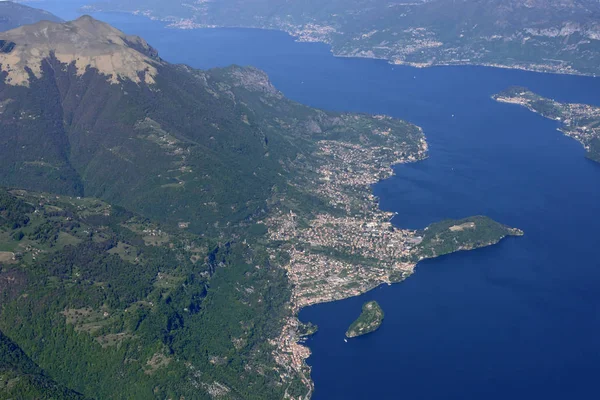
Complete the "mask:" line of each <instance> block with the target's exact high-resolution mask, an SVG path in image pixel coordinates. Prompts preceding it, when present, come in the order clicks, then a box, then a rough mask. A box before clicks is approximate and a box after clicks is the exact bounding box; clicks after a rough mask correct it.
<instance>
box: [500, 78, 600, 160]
mask: <svg viewBox="0 0 600 400" xmlns="http://www.w3.org/2000/svg"><path fill="white" fill-rule="evenodd" d="M494 100H496V101H499V102H501V103H510V104H518V105H520V106H523V107H526V108H527V109H529V110H531V111H533V112H535V113H538V114H540V115H542V116H543V117H546V118H548V119H552V120H555V121H558V122H560V123H561V124H562V127H561V128H559V130H560V131H561V132H562V133H564V134H565V135H567V136H570V137H572V138H573V139H575V140H577V141H579V142H580V143H581V144H582V145H583V147H585V150H586V156H587V157H588V158H589V159H590V160H592V161H596V162H598V163H600V107H597V106H592V105H588V104H569V103H560V102H558V101H555V100H552V99H547V98H545V97H542V96H540V95H538V94H535V93H533V92H532V91H530V90H528V89H527V88H523V87H512V88H509V89H507V90H505V91H503V92H500V93H498V94H497V95H495V96H494Z"/></svg>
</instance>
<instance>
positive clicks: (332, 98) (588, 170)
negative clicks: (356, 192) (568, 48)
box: [39, 0, 600, 400]
mask: <svg viewBox="0 0 600 400" xmlns="http://www.w3.org/2000/svg"><path fill="white" fill-rule="evenodd" d="M75 3H77V1H73V0H67V1H60V2H58V1H56V0H54V1H49V2H45V3H44V2H42V3H39V6H40V7H46V8H47V9H49V10H50V11H53V12H55V13H57V14H58V15H59V16H64V17H65V18H72V17H74V16H76V14H77V13H76V12H75V11H74V10H75V8H74V7H73V5H74V4H75ZM96 17H98V18H100V19H103V20H106V21H107V22H110V23H112V24H114V25H115V26H117V27H119V28H121V29H123V30H125V31H126V32H127V33H133V34H139V35H141V36H143V37H144V38H146V39H147V40H148V42H150V43H151V44H152V45H153V46H155V47H156V48H158V50H159V51H160V54H161V56H162V57H163V58H164V59H166V60H168V61H171V62H181V63H187V64H189V65H192V66H194V67H199V68H210V67H216V66H225V65H229V64H240V65H254V66H257V67H259V68H261V69H264V70H265V71H266V72H268V73H269V75H270V76H271V78H272V81H273V82H274V84H275V85H276V86H277V87H278V88H279V89H280V90H282V91H283V92H284V93H285V94H286V95H287V96H288V97H291V98H293V99H295V100H298V101H300V102H303V103H306V104H309V105H312V106H316V107H322V108H326V109H331V110H344V111H360V112H369V113H385V114H389V115H392V116H395V117H399V118H403V119H406V120H409V121H411V122H413V123H416V124H418V125H420V126H422V127H423V129H424V130H425V134H426V135H427V138H428V141H429V143H430V148H431V151H430V158H429V159H427V160H425V161H423V162H419V163H416V164H410V165H403V166H398V167H397V168H396V169H395V171H396V175H395V176H394V177H392V178H390V179H388V180H386V181H384V182H380V183H379V184H377V185H375V187H374V191H375V193H376V194H377V195H378V196H380V199H381V206H382V208H384V209H386V210H391V211H395V212H397V213H398V215H397V217H396V218H395V219H394V223H396V224H397V225H398V226H402V227H409V228H421V227H424V226H426V225H427V224H429V223H431V222H434V221H437V220H440V219H444V218H449V217H451V218H460V217H466V216H469V215H474V214H485V215H488V216H490V217H492V218H494V219H496V220H498V221H500V222H503V223H506V224H508V225H511V226H515V227H519V228H521V229H523V230H524V231H525V233H526V235H525V236H524V237H523V238H511V239H507V240H505V241H503V242H502V243H500V244H499V245H497V246H493V247H490V248H486V249H481V250H477V251H472V252H465V253H459V254H455V255H451V256H447V257H442V258H439V259H436V260H429V261H426V262H423V263H421V264H420V265H419V266H418V268H417V271H416V274H415V275H413V276H412V277H411V278H410V279H408V280H407V281H405V282H403V283H401V284H398V285H394V286H385V287H380V288H378V289H376V290H374V291H371V292H369V293H367V294H365V295H363V296H361V297H357V298H352V299H348V300H344V301H339V302H335V303H329V304H321V305H317V306H314V307H311V308H308V309H305V310H303V311H302V312H301V315H300V317H301V319H302V320H304V321H311V322H314V323H316V324H318V325H319V332H318V333H317V334H316V335H315V336H313V337H312V338H310V339H309V340H308V343H307V344H308V346H309V347H310V348H311V350H312V351H313V355H312V356H311V357H310V359H309V360H308V362H309V364H310V365H311V366H312V368H313V373H312V377H313V379H314V381H315V385H316V391H315V396H314V398H315V399H317V400H323V399H367V398H369V399H397V398H402V399H410V400H413V399H423V400H434V399H435V400H437V399H461V400H462V399H488V400H490V399H491V400H495V399H498V400H500V399H502V400H504V399H507V398H511V399H532V398H534V399H565V398H569V399H597V398H600V387H599V383H598V376H600V257H599V251H600V234H599V226H600V224H599V222H600V165H599V164H594V163H592V162H591V161H589V160H587V159H585V158H584V157H583V156H584V151H583V148H582V147H581V146H580V145H579V143H577V142H575V141H574V140H571V139H569V138H566V137H564V136H562V135H561V134H560V133H559V132H557V131H556V128H557V123H555V122H553V121H548V120H545V119H543V118H542V117H540V116H537V115H535V114H533V113H530V112H529V111H527V110H525V109H521V108H519V107H517V106H511V105H506V104H498V103H495V102H494V101H492V100H491V99H490V96H491V95H492V94H494V93H496V92H498V91H500V90H502V89H504V88H506V87H507V86H510V85H523V86H527V87H529V88H530V89H532V90H534V91H536V92H538V93H540V94H542V95H545V96H549V97H553V98H556V99H558V100H562V101H573V102H587V103H591V104H600V79H593V78H585V77H574V76H557V75H547V74H535V73H529V72H523V71H510V70H500V69H491V68H478V67H456V68H455V67H444V68H432V69H413V68H408V67H394V66H391V65H388V64H386V63H385V62H382V61H376V60H362V59H342V58H334V57H333V56H332V55H331V54H330V52H329V49H328V47H327V46H325V45H320V44H303V43H296V42H294V41H293V39H292V38H290V37H289V36H287V35H286V34H283V33H279V32H268V31H260V30H240V29H233V30H223V29H217V30H195V31H178V30H170V29H164V28H163V26H162V24H160V23H158V22H151V21H148V20H146V19H143V18H136V17H131V16H127V15H120V14H97V15H96ZM372 299H374V300H377V301H378V302H379V303H380V304H381V306H382V307H383V309H384V311H385V313H386V318H385V321H384V323H383V325H382V327H381V329H380V330H378V331H377V332H375V333H373V334H370V335H367V336H364V337H360V338H357V339H353V340H350V341H349V342H348V343H346V342H344V340H343V338H344V332H345V331H346V329H347V327H348V325H349V324H350V323H351V322H352V321H353V320H354V319H355V318H356V317H357V316H358V314H359V313H360V308H361V305H362V303H363V302H365V301H367V300H372Z"/></svg>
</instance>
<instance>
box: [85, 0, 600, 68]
mask: <svg viewBox="0 0 600 400" xmlns="http://www.w3.org/2000/svg"><path fill="white" fill-rule="evenodd" d="M81 11H84V12H89V13H116V14H129V15H134V16H137V17H145V18H147V19H149V20H150V21H155V22H161V23H164V24H165V25H164V28H166V29H177V30H196V29H257V30H264V31H274V32H282V33H285V34H287V35H288V36H290V37H291V38H293V39H294V40H295V41H296V42H299V43H319V44H324V45H327V46H328V47H329V51H330V53H331V54H332V55H333V56H334V57H338V58H356V59H369V60H381V61H385V62H387V63H388V64H390V65H398V66H407V67H412V68H418V69H422V68H435V67H460V66H472V67H482V68H499V69H509V70H517V71H526V72H535V73H542V74H553V75H572V76H583V77H590V78H599V77H600V74H594V73H586V72H581V71H578V70H575V69H571V67H568V69H569V71H568V72H567V71H559V70H556V69H554V68H552V67H551V66H548V65H543V64H533V63H531V64H517V65H507V64H498V63H486V62H471V61H457V62H439V63H435V62H412V61H402V60H397V59H396V60H395V59H393V58H389V57H376V56H363V55H359V54H353V55H347V54H342V53H339V52H336V51H335V50H334V48H333V44H332V42H331V40H327V38H325V37H322V38H319V37H311V36H302V31H300V30H297V31H294V30H291V29H287V30H286V29H285V28H283V27H269V26H262V27H261V26H236V25H232V26H225V25H214V24H198V23H195V22H193V21H192V20H190V19H183V18H175V17H163V18H160V17H155V16H153V15H152V13H150V12H148V11H140V10H135V11H120V10H101V9H96V8H95V7H93V6H85V7H83V8H82V9H81ZM357 51H358V50H357ZM536 66H537V67H536Z"/></svg>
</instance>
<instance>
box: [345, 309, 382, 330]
mask: <svg viewBox="0 0 600 400" xmlns="http://www.w3.org/2000/svg"><path fill="white" fill-rule="evenodd" d="M382 322H383V310H382V309H381V307H380V306H379V304H378V303H377V302H376V301H369V302H367V303H365V304H364V305H363V307H362V313H361V314H360V316H359V317H358V318H357V320H356V321H354V322H353V323H352V325H350V328H348V331H346V337H349V338H353V337H357V336H362V335H366V334H367V333H371V332H375V331H376V330H377V329H379V327H380V326H381V323H382Z"/></svg>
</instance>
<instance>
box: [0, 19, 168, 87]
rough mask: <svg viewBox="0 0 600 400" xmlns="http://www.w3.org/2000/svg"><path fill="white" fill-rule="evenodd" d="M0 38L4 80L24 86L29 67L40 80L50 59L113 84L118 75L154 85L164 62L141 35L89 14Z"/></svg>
mask: <svg viewBox="0 0 600 400" xmlns="http://www.w3.org/2000/svg"><path fill="white" fill-rule="evenodd" d="M0 41H3V42H4V43H5V46H4V47H3V48H4V50H3V51H2V52H0V71H2V72H5V73H6V78H5V82H6V83H8V84H11V85H28V84H29V80H30V79H31V76H30V74H29V72H28V71H27V69H30V70H31V71H32V72H33V74H34V75H35V76H36V77H38V78H39V77H40V76H41V74H42V62H43V61H44V60H45V59H48V58H50V57H55V58H56V59H57V60H59V61H60V62H61V63H64V64H74V65H75V67H76V69H77V73H78V74H79V75H82V74H83V73H85V72H86V70H87V69H88V68H94V69H96V70H98V72H99V73H101V74H104V75H106V76H107V79H108V80H110V82H111V83H118V82H119V80H120V79H130V80H132V81H134V82H138V83H139V82H141V81H142V79H143V80H144V81H145V82H146V83H153V82H154V77H155V76H156V73H157V70H156V67H157V65H158V64H160V63H161V62H162V61H161V60H160V58H159V57H158V53H157V51H156V50H155V49H153V48H152V47H151V46H150V45H148V43H146V41H145V40H143V39H142V38H140V37H138V36H130V35H126V34H125V33H123V32H121V31H119V30H118V29H116V28H114V27H112V26H110V25H109V24H106V23H104V22H101V21H98V20H96V19H94V18H92V17H90V16H87V15H85V16H82V17H80V18H78V19H77V20H75V21H71V22H66V23H56V22H50V21H41V22H38V23H36V24H33V25H26V26H22V27H19V28H16V29H13V30H10V31H7V32H3V33H0ZM6 43H12V45H10V46H7V45H6ZM8 50H10V51H8Z"/></svg>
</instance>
